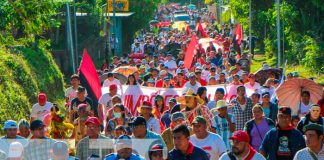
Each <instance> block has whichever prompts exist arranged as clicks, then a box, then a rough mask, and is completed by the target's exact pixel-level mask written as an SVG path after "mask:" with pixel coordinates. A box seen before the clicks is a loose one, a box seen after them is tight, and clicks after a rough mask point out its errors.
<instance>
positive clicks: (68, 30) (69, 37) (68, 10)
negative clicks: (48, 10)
mask: <svg viewBox="0 0 324 160" xmlns="http://www.w3.org/2000/svg"><path fill="white" fill-rule="evenodd" d="M66 18H67V32H68V34H67V36H68V42H69V43H68V44H69V47H70V57H71V61H72V70H73V71H72V73H74V72H75V71H76V70H75V63H74V60H75V57H74V49H73V38H72V29H71V16H70V6H69V3H66Z"/></svg>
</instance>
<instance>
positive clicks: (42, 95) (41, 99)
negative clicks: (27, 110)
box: [38, 93, 47, 103]
mask: <svg viewBox="0 0 324 160" xmlns="http://www.w3.org/2000/svg"><path fill="white" fill-rule="evenodd" d="M46 99H47V98H46V94H45V93H39V94H38V103H45V102H46Z"/></svg>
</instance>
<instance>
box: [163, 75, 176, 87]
mask: <svg viewBox="0 0 324 160" xmlns="http://www.w3.org/2000/svg"><path fill="white" fill-rule="evenodd" d="M162 88H174V87H173V85H172V83H171V79H170V78H169V77H164V79H163V86H162Z"/></svg>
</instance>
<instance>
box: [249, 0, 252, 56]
mask: <svg viewBox="0 0 324 160" xmlns="http://www.w3.org/2000/svg"><path fill="white" fill-rule="evenodd" d="M251 1H252V0H249V51H250V54H251V55H252V43H251V42H252V2H251Z"/></svg>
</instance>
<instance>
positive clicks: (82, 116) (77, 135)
mask: <svg viewBox="0 0 324 160" xmlns="http://www.w3.org/2000/svg"><path fill="white" fill-rule="evenodd" d="M78 115H79V117H78V118H77V119H75V120H74V122H73V125H74V129H73V133H72V137H71V138H74V139H75V144H78V143H79V141H80V140H81V139H83V138H84V137H86V126H85V122H86V120H87V119H88V118H89V112H88V111H87V105H86V104H79V105H78Z"/></svg>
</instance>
